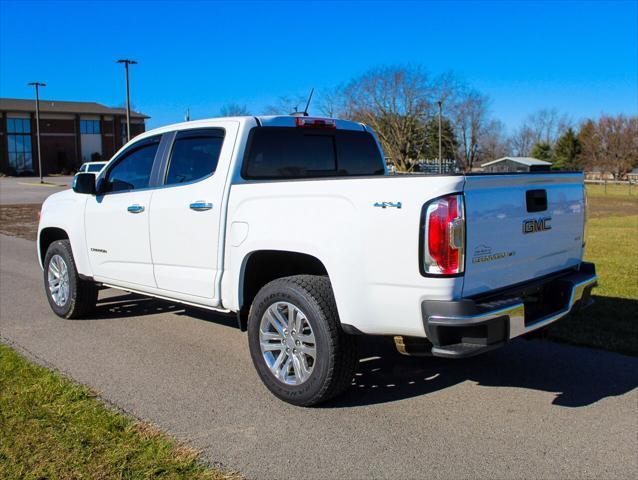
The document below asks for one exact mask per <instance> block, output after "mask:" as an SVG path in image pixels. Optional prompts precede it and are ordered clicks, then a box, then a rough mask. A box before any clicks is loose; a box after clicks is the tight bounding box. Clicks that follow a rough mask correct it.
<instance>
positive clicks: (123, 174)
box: [102, 137, 160, 193]
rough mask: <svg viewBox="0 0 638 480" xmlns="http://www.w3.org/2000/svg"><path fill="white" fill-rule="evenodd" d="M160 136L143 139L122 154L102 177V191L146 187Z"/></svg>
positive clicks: (119, 190)
mask: <svg viewBox="0 0 638 480" xmlns="http://www.w3.org/2000/svg"><path fill="white" fill-rule="evenodd" d="M159 140H160V137H153V138H152V139H145V140H143V141H142V142H141V143H140V144H137V145H134V146H133V147H132V148H130V149H129V150H127V151H126V152H124V153H123V154H122V156H121V157H120V158H119V159H118V160H117V162H116V164H115V166H114V167H113V168H111V169H110V170H109V172H108V173H107V176H106V178H105V179H104V184H103V185H104V186H103V188H102V191H103V192H105V193H106V192H121V191H125V190H136V189H139V188H146V187H148V182H149V179H150V177H151V170H152V169H153V161H154V160H155V154H156V153H157V149H158V147H159Z"/></svg>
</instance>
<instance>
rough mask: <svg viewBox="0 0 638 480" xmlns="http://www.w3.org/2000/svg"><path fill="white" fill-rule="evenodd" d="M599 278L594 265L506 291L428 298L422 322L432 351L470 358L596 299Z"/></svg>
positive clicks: (433, 353) (443, 354)
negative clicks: (481, 295)
mask: <svg viewBox="0 0 638 480" xmlns="http://www.w3.org/2000/svg"><path fill="white" fill-rule="evenodd" d="M597 280H598V277H597V276H596V270H595V267H594V265H593V264H591V263H585V262H583V263H582V264H581V266H580V269H579V270H578V271H573V272H568V273H566V274H564V275H562V276H559V277H553V278H549V279H547V280H546V281H542V280H541V281H536V282H530V283H528V284H526V285H521V286H519V287H517V290H514V291H512V290H510V291H508V292H504V293H503V294H501V295H497V296H494V295H492V296H491V297H487V298H485V299H484V300H481V299H463V300H459V301H452V302H440V301H425V302H423V304H422V311H423V323H424V326H425V332H426V335H427V337H428V340H429V341H430V342H432V344H433V348H432V355H435V356H441V357H454V358H459V357H468V356H472V355H477V354H479V353H483V352H485V351H487V350H491V349H493V348H496V347H499V346H502V345H503V344H505V343H506V342H507V341H509V340H511V339H513V338H516V337H519V336H521V335H524V334H526V333H530V332H533V331H534V330H538V329H540V328H543V327H546V326H547V325H550V324H551V323H553V322H555V321H557V320H559V319H560V318H562V317H564V316H565V315H567V314H568V313H570V312H571V311H573V310H574V309H576V308H578V309H580V308H584V307H587V306H588V305H590V304H591V303H592V300H591V298H590V293H591V290H592V288H593V287H594V286H596V284H597Z"/></svg>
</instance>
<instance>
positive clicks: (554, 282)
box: [38, 116, 596, 406]
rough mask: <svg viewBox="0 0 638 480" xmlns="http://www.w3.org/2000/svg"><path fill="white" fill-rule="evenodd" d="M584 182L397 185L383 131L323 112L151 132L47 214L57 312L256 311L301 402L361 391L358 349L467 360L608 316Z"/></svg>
mask: <svg viewBox="0 0 638 480" xmlns="http://www.w3.org/2000/svg"><path fill="white" fill-rule="evenodd" d="M585 207H586V204H585V193H584V186H583V177H582V175H581V174H578V173H549V172H539V173H530V174H497V175H433V176H421V175H405V176H388V174H387V171H386V167H385V161H384V158H383V155H382V152H381V149H380V148H379V144H378V142H377V140H376V137H375V135H374V134H373V132H372V131H370V129H369V128H368V127H366V125H363V124H359V123H355V122H350V121H344V120H335V119H325V118H311V117H307V116H274V117H272V116H271V117H237V118H219V119H210V120H202V121H194V122H187V123H181V124H177V125H171V126H167V127H163V128H159V129H156V130H152V131H149V132H146V133H144V134H142V135H140V136H138V137H136V138H135V139H133V140H132V141H131V142H129V143H128V144H127V145H125V146H124V147H123V148H122V149H121V150H120V151H119V152H117V153H116V154H115V156H114V157H113V158H112V159H111V161H110V162H109V163H108V165H107V166H106V167H105V168H104V169H103V170H102V171H101V172H100V173H99V175H98V176H97V178H96V176H95V175H93V174H90V173H85V174H83V173H81V174H78V175H77V176H76V178H75V180H74V184H73V189H72V190H68V191H64V192H60V193H57V194H54V195H52V196H50V197H49V198H48V199H47V200H46V202H45V203H44V205H43V207H42V212H41V218H40V225H39V231H38V258H39V261H40V264H41V266H42V268H43V271H44V287H45V291H46V295H47V298H48V300H49V303H50V305H51V308H52V309H53V311H54V312H55V313H56V314H57V315H59V316H60V317H63V318H77V317H82V316H85V315H89V314H90V313H91V310H92V309H93V308H94V307H95V305H96V301H97V297H98V289H99V288H100V287H112V288H116V289H121V290H125V291H129V292H136V293H140V294H144V295H150V296H154V297H158V298H163V299H167V300H170V301H173V302H181V303H183V304H187V305H191V306H196V307H200V308H206V309H211V310H217V311H221V312H226V313H231V312H233V313H235V314H236V315H237V319H238V323H239V327H240V328H241V329H243V330H247V331H248V344H249V348H250V353H251V356H252V359H253V362H254V364H255V367H256V369H257V372H258V373H259V375H260V377H261V379H262V380H263V382H264V383H265V385H266V386H267V387H268V388H269V389H270V390H271V391H272V392H273V393H274V394H275V395H277V396H278V397H279V398H281V399H283V400H285V401H287V402H290V403H293V404H296V405H306V406H308V405H314V404H317V403H319V402H322V401H325V400H327V399H328V398H331V397H333V396H335V395H337V394H338V393H340V392H342V391H343V390H344V389H346V388H348V386H349V385H350V383H351V381H352V378H353V375H354V373H355V369H356V366H357V363H358V357H357V352H356V342H355V341H354V336H355V335H388V336H393V337H395V342H396V344H397V348H398V349H399V350H400V351H401V352H402V353H405V354H411V353H427V354H431V355H434V356H440V357H453V358H458V357H465V356H470V355H475V354H478V353H481V352H484V351H486V350H489V349H492V348H495V347H498V346H501V345H503V344H504V343H506V342H507V341H509V340H511V339H513V338H515V337H518V336H521V335H524V334H526V333H528V332H532V331H534V330H538V329H541V328H543V327H545V326H547V325H549V324H550V323H552V322H554V321H556V320H558V319H559V318H561V317H563V316H565V315H566V314H567V313H569V312H570V311H571V310H573V309H574V308H576V307H582V306H585V305H587V304H588V303H589V302H590V292H591V289H592V288H593V287H594V285H595V284H596V274H595V269H594V265H592V264H590V263H585V262H583V261H582V255H583V247H584V228H585Z"/></svg>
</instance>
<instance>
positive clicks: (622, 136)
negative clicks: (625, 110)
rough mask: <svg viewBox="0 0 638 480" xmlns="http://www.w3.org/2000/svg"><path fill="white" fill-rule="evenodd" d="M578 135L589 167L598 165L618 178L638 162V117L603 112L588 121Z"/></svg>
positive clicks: (582, 154) (585, 161) (582, 156)
mask: <svg viewBox="0 0 638 480" xmlns="http://www.w3.org/2000/svg"><path fill="white" fill-rule="evenodd" d="M578 138H579V140H580V142H581V145H582V153H581V159H582V161H583V163H584V164H585V165H586V167H587V168H594V167H598V168H600V169H601V170H603V171H606V172H610V173H612V174H613V175H614V178H617V179H619V178H622V177H623V176H624V175H625V174H626V173H627V172H628V171H629V170H631V168H632V167H633V166H634V165H636V164H638V117H635V116H634V117H627V116H625V115H617V116H615V117H610V116H607V115H603V116H602V117H600V118H599V119H598V121H597V122H594V121H592V120H589V121H587V122H585V123H584V124H583V125H582V126H581V129H580V132H579V134H578Z"/></svg>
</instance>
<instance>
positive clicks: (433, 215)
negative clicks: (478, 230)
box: [421, 195, 465, 275]
mask: <svg viewBox="0 0 638 480" xmlns="http://www.w3.org/2000/svg"><path fill="white" fill-rule="evenodd" d="M422 225H423V242H422V246H421V248H422V249H423V257H422V258H423V270H422V271H423V273H425V274H427V275H459V274H461V273H463V270H464V267H465V211H464V208H463V196H462V195H448V196H446V197H441V198H437V199H435V200H432V201H431V202H429V203H427V204H426V205H425V207H424V208H423V219H422Z"/></svg>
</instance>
